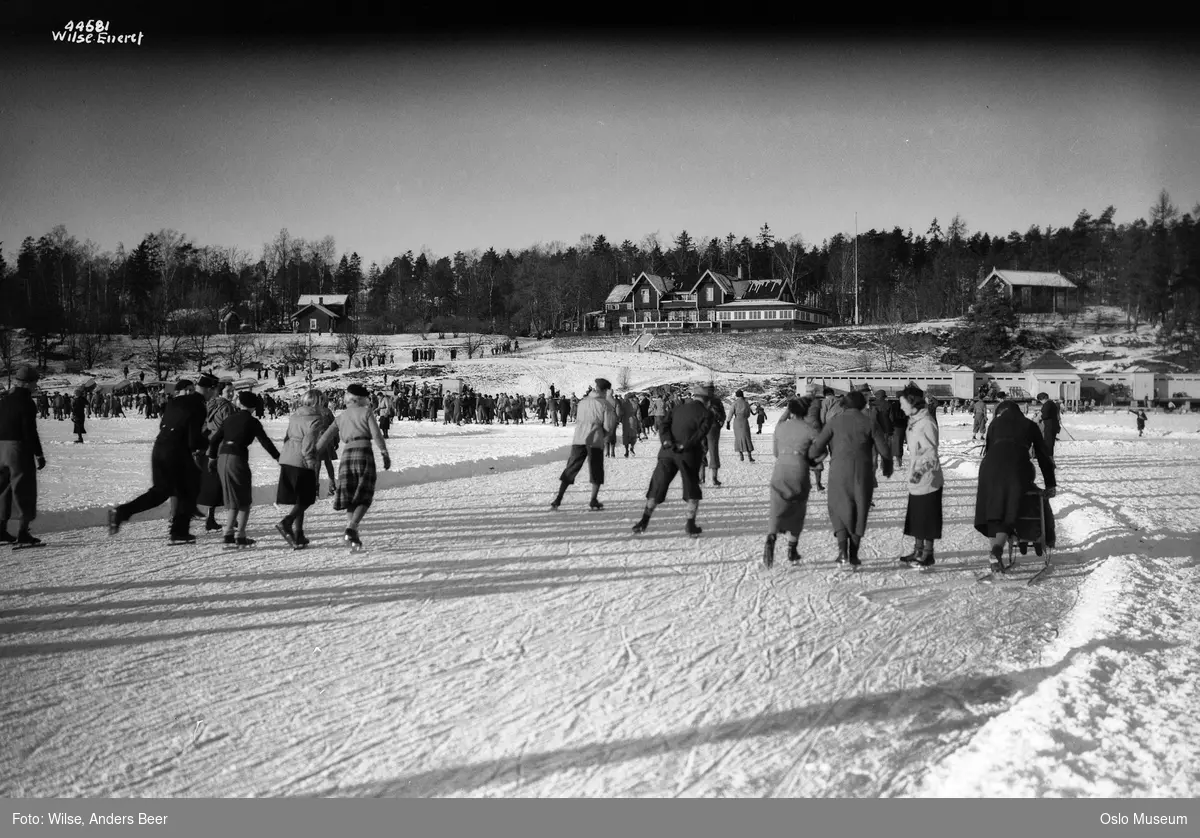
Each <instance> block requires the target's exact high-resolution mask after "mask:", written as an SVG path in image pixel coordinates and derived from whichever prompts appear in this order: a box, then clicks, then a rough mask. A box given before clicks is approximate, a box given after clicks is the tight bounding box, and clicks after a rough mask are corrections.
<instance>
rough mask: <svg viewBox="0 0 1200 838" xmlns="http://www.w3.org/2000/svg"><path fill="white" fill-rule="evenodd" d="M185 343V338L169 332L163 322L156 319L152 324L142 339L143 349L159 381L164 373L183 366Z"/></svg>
mask: <svg viewBox="0 0 1200 838" xmlns="http://www.w3.org/2000/svg"><path fill="white" fill-rule="evenodd" d="M183 341H184V338H183V336H182V335H179V334H175V333H172V332H171V331H170V330H168V329H167V328H166V324H165V323H164V322H163V321H162V320H160V319H158V318H155V319H154V320H152V321H151V322H150V325H149V327H148V328H147V330H146V334H145V335H144V336H143V337H142V347H143V348H144V349H145V351H146V354H147V355H149V356H150V363H151V364H152V365H153V366H154V373H155V375H156V376H157V378H158V380H159V381H161V380H162V379H163V373H164V372H167V373H170V372H172V371H174V370H177V369H179V368H180V367H181V366H182V365H183V352H182V349H183Z"/></svg>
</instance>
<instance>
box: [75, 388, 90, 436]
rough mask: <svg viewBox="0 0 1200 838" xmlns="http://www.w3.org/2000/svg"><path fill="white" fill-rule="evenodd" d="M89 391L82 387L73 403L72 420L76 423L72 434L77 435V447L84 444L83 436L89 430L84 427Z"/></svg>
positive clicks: (77, 391) (76, 393) (76, 392)
mask: <svg viewBox="0 0 1200 838" xmlns="http://www.w3.org/2000/svg"><path fill="white" fill-rule="evenodd" d="M87 409H88V403H87V391H86V390H84V388H82V387H80V388H79V389H78V390H76V391H75V398H74V400H72V402H71V420H72V421H73V422H74V423H75V426H74V429H73V430H72V431H71V433H73V434H75V443H74V444H75V445H82V444H83V435H84V434H86V433H87V428H85V427H84V426H83V422H84V419H86V418H87Z"/></svg>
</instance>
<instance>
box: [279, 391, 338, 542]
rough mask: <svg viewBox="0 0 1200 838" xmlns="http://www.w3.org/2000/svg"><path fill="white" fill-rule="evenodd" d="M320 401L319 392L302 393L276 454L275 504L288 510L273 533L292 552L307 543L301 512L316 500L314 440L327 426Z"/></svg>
mask: <svg viewBox="0 0 1200 838" xmlns="http://www.w3.org/2000/svg"><path fill="white" fill-rule="evenodd" d="M323 401H324V396H322V395H321V391H320V390H309V391H308V392H307V393H305V394H304V396H303V398H301V400H300V407H299V408H297V409H296V411H295V412H294V413H292V414H291V415H289V416H288V426H287V431H286V432H285V433H284V435H283V450H282V451H281V452H280V454H279V487H278V488H277V489H276V494H275V503H277V504H284V505H291V507H292V511H291V512H289V513H288V514H287V515H285V516H283V520H281V521H280V522H279V523H278V524H276V525H275V531H276V532H278V533H279V534H280V535H281V536H283V538H284V540H285V541H287V543H288V544H290V545H291V546H292V548H293V549H296V550H300V549H302V548H303V547H304V546H305V545H307V544H308V539H307V538H306V537H305V535H304V513H305V512H306V511H307V510H308V508H309V507H310V506H312V505H313V504H314V503H316V501H317V484H318V475H319V474H320V470H321V462H322V460H321V457H320V455H319V454H318V453H317V440H318V439H319V438H320V436H321V434H322V433H324V432H325V428H326V427H327V425H326V424H325V418H324V416H323V415H322V411H321V404H322V402H323ZM332 467H333V466H332V463H331V465H330V468H331V469H332Z"/></svg>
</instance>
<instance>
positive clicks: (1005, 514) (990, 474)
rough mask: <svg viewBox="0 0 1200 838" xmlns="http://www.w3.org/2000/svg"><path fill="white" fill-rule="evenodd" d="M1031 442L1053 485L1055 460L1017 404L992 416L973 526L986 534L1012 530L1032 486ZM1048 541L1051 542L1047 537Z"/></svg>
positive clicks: (980, 470)
mask: <svg viewBox="0 0 1200 838" xmlns="http://www.w3.org/2000/svg"><path fill="white" fill-rule="evenodd" d="M1030 446H1032V447H1033V451H1034V455H1035V456H1036V457H1037V461H1038V465H1039V466H1040V467H1041V470H1042V478H1043V479H1044V480H1045V482H1046V488H1047V489H1050V488H1053V487H1055V486H1056V485H1057V483H1056V482H1055V478H1054V462H1053V461H1052V460H1051V459H1050V452H1049V450H1048V449H1047V448H1046V443H1045V441H1044V440H1043V439H1042V434H1041V432H1040V431H1039V430H1038V428H1037V425H1035V424H1034V423H1033V422H1032V421H1031V420H1029V419H1027V418H1026V417H1025V416H1024V415H1023V414H1022V413H1021V411H1020V410H1019V409H1017V408H1009V409H1008V410H1005V411H1004V412H1002V413H1001V414H1000V415H998V416H995V417H993V418H992V426H991V427H990V428H988V432H987V439H986V440H985V441H984V448H983V450H984V455H983V462H982V463H980V465H979V486H978V488H977V489H976V491H975V529H977V530H978V531H979V532H980V533H982V534H983V535H986V536H987V537H988V538H992V537H993V536H995V535H996V533H997V532H1006V533H1009V534H1011V533H1012V532H1013V530H1014V528H1015V526H1016V521H1017V518H1018V516H1019V515H1020V510H1021V501H1022V499H1023V497H1024V495H1025V493H1026V492H1028V491H1030V490H1031V489H1033V488H1035V483H1034V472H1033V462H1032V461H1031V460H1030V459H1029V448H1030ZM1048 543H1051V544H1052V543H1053V542H1052V541H1050V540H1049V539H1048Z"/></svg>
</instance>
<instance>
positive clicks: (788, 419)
mask: <svg viewBox="0 0 1200 838" xmlns="http://www.w3.org/2000/svg"><path fill="white" fill-rule="evenodd" d="M811 405H812V399H809V398H807V397H805V396H801V397H799V398H796V399H792V400H791V401H790V402H788V406H787V410H785V411H784V413H783V418H781V419H780V420H779V422H778V424H776V425H775V438H774V441H773V443H772V445H773V446H774V449H775V469H774V471H772V472H771V521H770V525H769V529H768V532H767V543H766V545H765V546H764V547H763V564H765V565H766V566H767V567H770V566H771V565H773V564H774V563H775V538H776V536H777V535H778V534H779V533H780V532H786V533H787V534H788V536H787V539H788V544H787V559H788V561H789V562H791V563H792V564H796V563H797V562H799V561H800V554H799V553H798V552H797V551H796V545H797V543H799V541H800V533H802V532H803V531H804V518H805V515H806V514H807V513H808V495H809V492H810V491H811V489H812V484H811V483H810V482H809V476H808V472H809V468H810V467H811V465H812V464H811V462H810V460H809V458H808V455H809V450H810V449H811V448H812V443H813V441H814V440H815V439H816V437H817V431H816V430H815V429H814V428H813V426H812V425H811V424H809V422H808V421H807V416H808V410H809V407H810V406H811Z"/></svg>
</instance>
